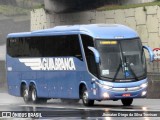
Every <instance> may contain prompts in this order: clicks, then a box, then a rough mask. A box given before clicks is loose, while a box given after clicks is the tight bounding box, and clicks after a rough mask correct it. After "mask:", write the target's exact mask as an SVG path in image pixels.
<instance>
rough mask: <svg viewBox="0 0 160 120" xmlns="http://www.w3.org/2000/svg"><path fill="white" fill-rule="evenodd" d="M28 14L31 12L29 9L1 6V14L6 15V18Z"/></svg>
mask: <svg viewBox="0 0 160 120" xmlns="http://www.w3.org/2000/svg"><path fill="white" fill-rule="evenodd" d="M28 13H29V10H27V9H23V8H19V7H13V6H10V5H0V14H3V15H6V16H12V15H25V14H28Z"/></svg>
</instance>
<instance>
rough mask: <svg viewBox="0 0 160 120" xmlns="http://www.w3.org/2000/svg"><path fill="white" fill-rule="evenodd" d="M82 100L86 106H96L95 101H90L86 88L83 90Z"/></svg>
mask: <svg viewBox="0 0 160 120" xmlns="http://www.w3.org/2000/svg"><path fill="white" fill-rule="evenodd" d="M81 98H82V101H83V104H84V105H85V106H93V105H94V100H90V99H89V98H88V91H87V89H86V87H84V88H83V90H82V97H81Z"/></svg>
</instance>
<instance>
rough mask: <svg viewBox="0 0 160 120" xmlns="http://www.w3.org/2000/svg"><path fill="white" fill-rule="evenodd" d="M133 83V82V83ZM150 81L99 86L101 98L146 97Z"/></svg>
mask: <svg viewBox="0 0 160 120" xmlns="http://www.w3.org/2000/svg"><path fill="white" fill-rule="evenodd" d="M131 84H132V83H131ZM147 86H148V82H147V81H144V82H143V83H141V84H139V85H136V86H129V87H126V86H119V87H112V88H108V89H106V88H105V87H102V86H99V98H100V100H117V99H124V98H145V97H146V95H147Z"/></svg>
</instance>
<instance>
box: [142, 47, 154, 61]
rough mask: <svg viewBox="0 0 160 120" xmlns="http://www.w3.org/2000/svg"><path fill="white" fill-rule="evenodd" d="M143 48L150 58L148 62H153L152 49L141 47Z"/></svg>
mask: <svg viewBox="0 0 160 120" xmlns="http://www.w3.org/2000/svg"><path fill="white" fill-rule="evenodd" d="M143 48H144V49H146V50H147V51H148V53H149V56H150V62H153V60H154V53H153V51H152V49H151V48H150V47H148V46H143Z"/></svg>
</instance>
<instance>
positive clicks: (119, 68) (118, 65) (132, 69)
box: [96, 39, 146, 81]
mask: <svg viewBox="0 0 160 120" xmlns="http://www.w3.org/2000/svg"><path fill="white" fill-rule="evenodd" d="M96 42H97V43H96V46H97V50H98V51H99V53H100V59H101V63H100V64H99V68H100V76H101V77H103V78H110V80H113V81H116V80H128V79H135V80H138V79H139V78H140V77H144V76H145V75H146V65H145V57H144V53H143V51H142V45H141V43H140V40H139V39H132V40H131V39H130V40H118V41H116V40H96Z"/></svg>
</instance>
